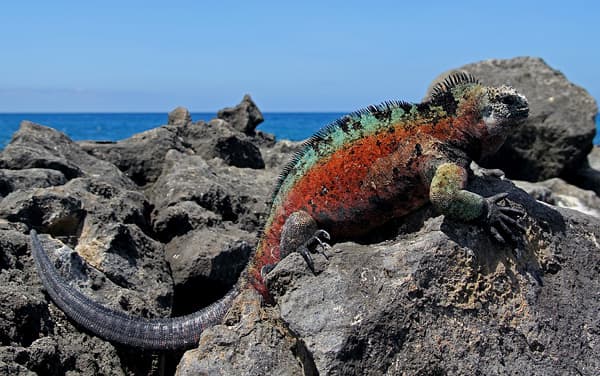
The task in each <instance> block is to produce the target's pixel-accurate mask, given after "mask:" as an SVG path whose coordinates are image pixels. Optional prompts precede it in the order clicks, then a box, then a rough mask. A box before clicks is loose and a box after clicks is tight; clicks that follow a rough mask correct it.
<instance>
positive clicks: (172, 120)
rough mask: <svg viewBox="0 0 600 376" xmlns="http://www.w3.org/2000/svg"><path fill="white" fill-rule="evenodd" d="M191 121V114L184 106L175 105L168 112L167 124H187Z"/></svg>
mask: <svg viewBox="0 0 600 376" xmlns="http://www.w3.org/2000/svg"><path fill="white" fill-rule="evenodd" d="M191 122H192V116H191V115H190V112H189V111H188V109H187V108H185V107H177V108H175V109H174V110H173V111H171V112H169V117H168V120H167V124H169V125H189V124H190V123H191Z"/></svg>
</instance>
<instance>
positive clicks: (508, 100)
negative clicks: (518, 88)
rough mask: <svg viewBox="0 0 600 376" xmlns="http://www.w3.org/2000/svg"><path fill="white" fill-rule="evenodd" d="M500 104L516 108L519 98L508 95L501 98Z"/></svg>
mask: <svg viewBox="0 0 600 376" xmlns="http://www.w3.org/2000/svg"><path fill="white" fill-rule="evenodd" d="M500 103H503V104H505V105H507V106H514V105H516V104H517V98H516V97H515V96H513V95H507V96H505V97H502V98H500Z"/></svg>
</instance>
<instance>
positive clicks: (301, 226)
mask: <svg viewBox="0 0 600 376" xmlns="http://www.w3.org/2000/svg"><path fill="white" fill-rule="evenodd" d="M329 239H330V236H329V233H328V232H327V231H325V230H321V229H318V228H317V222H316V221H315V220H314V218H313V217H311V216H310V214H308V213H307V212H305V211H303V210H299V211H297V212H294V213H292V214H291V215H290V216H289V217H288V218H287V219H286V221H285V224H284V225H283V230H282V232H281V240H280V244H279V248H280V254H281V258H284V257H286V256H287V255H289V254H290V253H292V252H298V253H300V254H301V255H302V257H303V258H304V260H305V261H306V263H307V264H308V267H309V268H310V270H311V271H312V272H313V273H314V271H315V270H314V262H313V259H312V256H311V253H315V252H319V250H321V252H320V253H322V254H323V255H325V253H324V250H325V249H327V248H329V245H328V244H327V243H326V242H325V241H327V240H329ZM325 257H327V256H325Z"/></svg>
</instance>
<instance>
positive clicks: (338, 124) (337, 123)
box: [269, 100, 413, 204]
mask: <svg viewBox="0 0 600 376" xmlns="http://www.w3.org/2000/svg"><path fill="white" fill-rule="evenodd" d="M412 107H413V104H411V103H408V102H405V101H399V100H389V101H385V102H383V103H380V104H377V105H370V106H368V107H364V108H361V109H359V110H356V111H354V112H351V113H349V114H347V115H344V116H342V117H341V118H338V119H336V120H334V121H333V122H331V123H329V124H328V125H326V126H324V127H323V128H321V129H320V130H318V131H317V132H316V133H315V134H313V135H312V136H311V137H309V138H308V139H307V140H305V141H304V142H303V143H302V145H301V147H300V149H299V150H298V151H297V152H296V153H294V155H293V156H292V158H291V159H290V160H289V162H288V163H287V164H286V165H285V166H284V167H283V169H282V170H281V173H280V174H279V177H278V179H277V183H276V184H275V187H274V189H273V192H272V195H271V201H270V203H269V204H272V203H273V202H274V200H275V197H276V196H277V194H278V193H279V189H280V188H281V185H282V184H283V182H284V180H285V179H286V178H287V176H288V175H289V174H290V172H291V171H292V169H293V168H294V167H295V166H296V165H297V163H298V162H299V160H300V159H301V158H302V157H303V156H304V154H305V153H306V152H307V151H308V150H310V149H315V148H316V147H317V146H318V145H319V144H320V143H322V142H325V141H326V140H327V137H328V136H329V135H330V134H332V133H333V132H334V131H336V130H338V129H342V130H344V131H345V132H347V130H348V129H349V127H355V126H356V124H360V118H361V117H364V116H367V115H373V116H374V117H375V118H377V119H383V118H385V117H386V116H389V114H391V111H392V110H394V109H403V110H404V111H407V112H408V111H410V109H411V108H412Z"/></svg>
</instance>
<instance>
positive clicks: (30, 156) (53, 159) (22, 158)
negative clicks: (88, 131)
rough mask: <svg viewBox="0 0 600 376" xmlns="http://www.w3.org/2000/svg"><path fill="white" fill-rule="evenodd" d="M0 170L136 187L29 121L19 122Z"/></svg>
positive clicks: (111, 167) (0, 159)
mask: <svg viewBox="0 0 600 376" xmlns="http://www.w3.org/2000/svg"><path fill="white" fill-rule="evenodd" d="M0 168H4V169H11V170H22V169H29V168H44V169H50V170H57V171H60V172H61V173H62V174H63V175H64V177H65V178H66V179H74V178H76V177H83V176H93V177H97V178H99V179H102V180H104V181H108V182H110V183H111V184H114V185H117V186H119V187H124V188H133V187H135V184H133V182H132V181H131V180H129V179H128V178H127V176H125V175H124V174H123V173H122V172H121V171H119V169H118V168H116V167H115V166H114V165H113V164H111V163H108V162H105V161H102V160H100V159H97V158H94V157H93V156H91V155H89V154H88V153H86V152H85V151H83V150H82V149H81V147H79V145H77V144H76V143H74V142H73V141H71V139H70V138H69V137H67V136H66V135H65V134H63V133H61V132H59V131H57V130H55V129H52V128H48V127H44V126H43V125H39V124H35V123H32V122H30V121H23V122H21V126H20V128H19V130H18V131H17V132H16V133H15V134H14V135H13V138H12V140H11V141H10V143H9V144H8V145H7V146H6V148H5V149H4V150H3V151H2V153H1V154H0Z"/></svg>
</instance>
